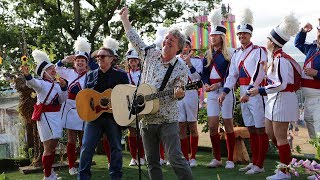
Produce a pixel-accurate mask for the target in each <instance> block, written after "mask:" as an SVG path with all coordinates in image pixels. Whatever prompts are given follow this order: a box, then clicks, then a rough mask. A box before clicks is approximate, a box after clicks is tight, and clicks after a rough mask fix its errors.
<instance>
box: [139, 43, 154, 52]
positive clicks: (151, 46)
mask: <svg viewBox="0 0 320 180" xmlns="http://www.w3.org/2000/svg"><path fill="white" fill-rule="evenodd" d="M155 47H156V44H151V45H149V46H146V47H144V48H141V49H142V50H144V51H148V50H149V49H153V48H155Z"/></svg>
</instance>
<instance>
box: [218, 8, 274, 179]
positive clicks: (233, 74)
mask: <svg viewBox="0 0 320 180" xmlns="http://www.w3.org/2000/svg"><path fill="white" fill-rule="evenodd" d="M252 21H253V16H252V12H251V10H249V9H246V10H245V11H244V16H242V20H241V21H240V22H241V24H240V25H238V27H237V36H238V38H239V41H240V43H241V47H240V48H238V49H236V51H235V52H234V54H233V56H232V59H231V64H230V67H229V75H228V77H227V79H226V82H225V84H224V88H223V92H222V93H221V95H220V96H219V98H218V100H219V102H220V104H221V103H223V100H224V99H225V97H226V95H227V94H228V93H229V92H230V91H231V89H232V88H233V87H234V86H235V84H236V82H237V80H238V79H239V84H240V96H241V98H240V102H241V112H242V117H243V121H244V124H245V126H247V127H248V130H249V133H250V147H251V152H252V163H250V164H249V165H248V166H246V167H244V168H240V169H239V171H246V174H256V173H262V172H264V168H263V162H264V160H265V155H266V153H267V151H268V145H269V139H268V135H267V134H266V132H265V128H264V127H265V123H264V121H265V120H264V99H263V97H262V96H260V95H259V96H254V97H250V98H249V94H248V93H247V90H249V89H251V88H252V87H258V86H259V85H260V84H261V83H262V81H263V79H264V77H265V72H264V70H263V66H262V65H261V64H262V63H263V62H267V54H266V50H265V49H264V48H262V47H259V46H256V45H253V44H252V42H251V41H250V39H251V37H252V31H253V28H252V25H251V24H252Z"/></svg>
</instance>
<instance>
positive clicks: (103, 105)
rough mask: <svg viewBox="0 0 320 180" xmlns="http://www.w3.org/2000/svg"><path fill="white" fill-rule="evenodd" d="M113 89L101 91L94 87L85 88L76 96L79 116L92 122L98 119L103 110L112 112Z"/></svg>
mask: <svg viewBox="0 0 320 180" xmlns="http://www.w3.org/2000/svg"><path fill="white" fill-rule="evenodd" d="M111 91H112V89H107V90H105V91H104V92H103V93H99V92H97V91H95V90H93V89H83V90H81V91H79V93H78V94H77V96H76V108H77V112H78V114H79V117H80V118H81V119H82V120H84V121H86V122H90V121H93V120H96V119H97V118H98V117H99V116H100V115H101V114H102V113H103V112H108V113H112V106H111V100H110V96H111Z"/></svg>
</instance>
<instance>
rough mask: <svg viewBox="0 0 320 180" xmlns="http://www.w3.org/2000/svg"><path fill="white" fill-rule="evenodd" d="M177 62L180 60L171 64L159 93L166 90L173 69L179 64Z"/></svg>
mask: <svg viewBox="0 0 320 180" xmlns="http://www.w3.org/2000/svg"><path fill="white" fill-rule="evenodd" d="M177 62H178V60H177V59H176V62H175V63H174V64H173V65H171V64H170V66H169V68H168V69H167V72H166V75H164V78H163V81H162V83H161V86H160V88H159V91H163V90H164V88H165V87H166V85H167V83H168V80H169V78H170V76H171V73H172V71H173V68H174V66H175V65H176V64H177Z"/></svg>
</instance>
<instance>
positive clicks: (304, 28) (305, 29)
mask: <svg viewBox="0 0 320 180" xmlns="http://www.w3.org/2000/svg"><path fill="white" fill-rule="evenodd" d="M312 29H313V27H312V25H311V24H310V23H307V24H306V25H304V27H303V30H304V32H310V31H311V30H312Z"/></svg>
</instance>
